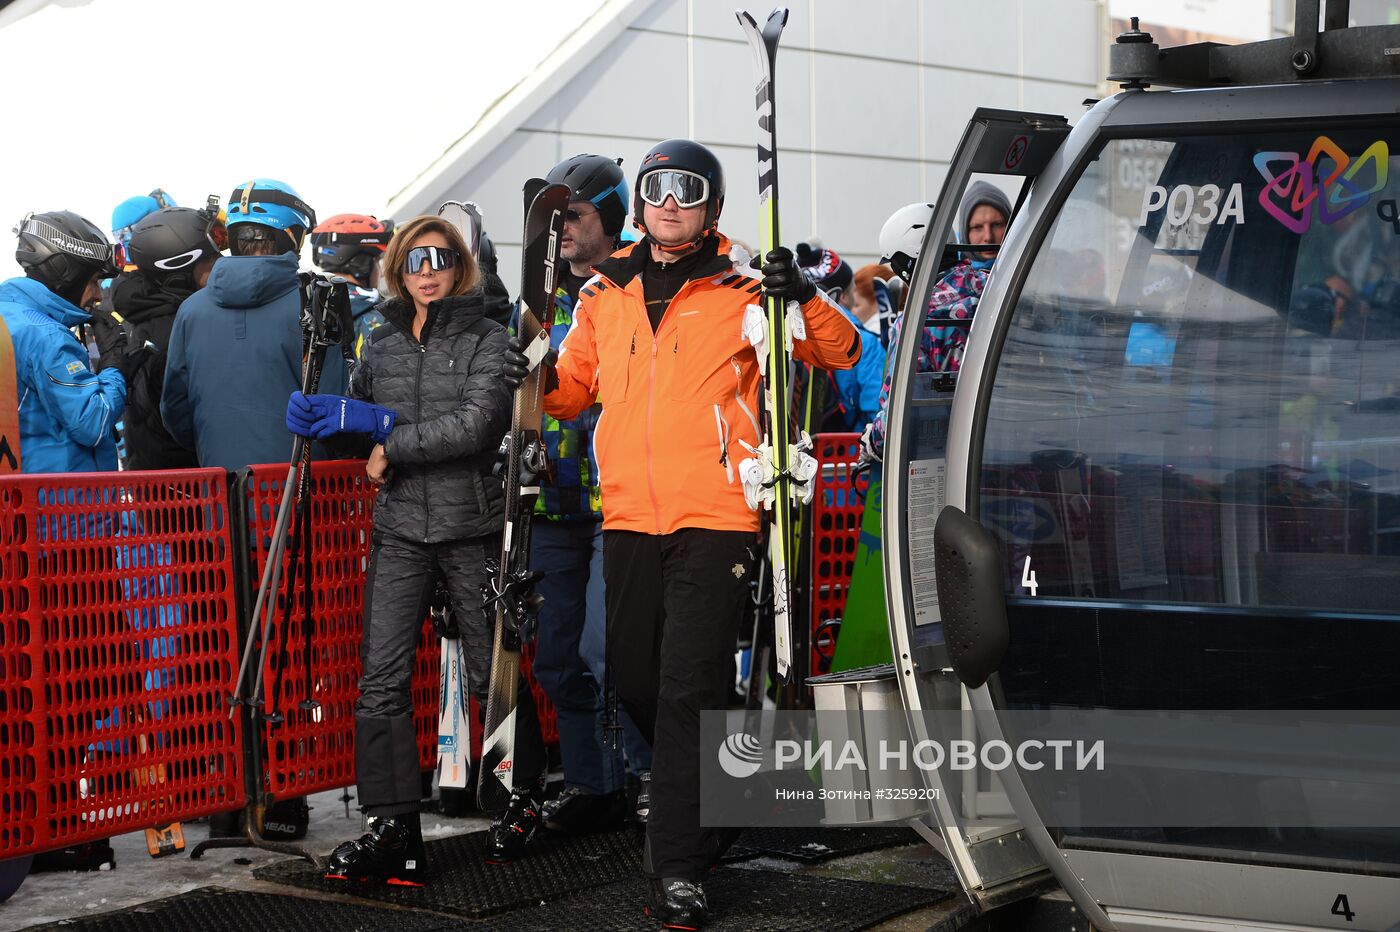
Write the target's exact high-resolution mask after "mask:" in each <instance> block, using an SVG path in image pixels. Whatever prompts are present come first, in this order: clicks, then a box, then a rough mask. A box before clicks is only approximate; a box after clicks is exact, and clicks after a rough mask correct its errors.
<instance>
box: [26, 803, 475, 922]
mask: <svg viewBox="0 0 1400 932" xmlns="http://www.w3.org/2000/svg"><path fill="white" fill-rule="evenodd" d="M340 797H341V791H340V790H330V791H327V792H324V793H318V794H316V795H314V796H312V797H310V798H309V799H308V803H309V804H310V806H311V821H310V825H309V826H308V828H307V836H306V838H305V839H303V840H302V841H301V842H299V843H298V844H301V845H304V846H305V847H306V848H307V849H309V850H310V851H311V852H313V853H314V854H318V855H320V856H322V857H325V856H326V855H328V854H330V852H331V849H332V848H334V847H335V846H336V845H337V844H339V843H340V842H342V841H345V840H346V839H347V838H353V837H355V836H356V835H358V834H359V833H360V831H361V817H360V813H359V811H358V810H357V809H356V808H355V807H354V805H353V803H352V804H351V807H350V814H349V817H347V816H346V812H345V803H344V802H342V801H341V799H340ZM489 826H490V820H488V819H486V818H484V817H477V818H464V819H454V818H448V817H445V816H442V815H439V814H438V813H435V812H425V813H424V814H423V836H424V837H425V838H445V837H447V836H449V835H458V834H462V833H465V832H475V831H479V830H481V829H485V828H488V827H489ZM184 832H185V850H184V852H183V853H180V854H172V855H169V856H167V857H163V858H153V857H151V856H150V855H149V854H147V853H146V836H145V834H144V833H142V832H134V833H132V834H128V835H119V836H117V837H116V838H113V839H112V848H113V849H114V850H115V851H116V855H117V866H116V869H115V870H110V871H80V872H72V871H68V872H56V873H43V874H30V875H29V877H28V878H26V879H25V881H24V885H23V886H22V887H20V888H19V891H18V892H16V893H15V895H14V896H12V897H10V899H9V900H7V901H6V902H4V903H0V932H11V930H15V929H24V928H27V927H29V926H32V925H39V924H41V923H46V922H56V921H58V920H60V919H71V918H76V917H79V916H89V915H93V914H95V913H101V912H108V911H110V910H114V909H124V908H126V907H128V906H135V905H138V904H140V903H145V902H148V901H150V900H158V899H161V898H163V897H167V896H175V895H176V894H179V893H187V892H189V891H190V890H194V889H197V888H199V887H207V886H211V885H218V886H221V887H230V888H234V889H240V890H265V891H267V892H273V893H287V892H289V888H287V887H285V886H280V885H278V884H270V883H264V882H263V881H260V880H254V879H253V871H254V870H255V869H256V868H259V867H262V866H263V865H265V864H271V863H273V862H274V861H280V860H285V859H286V858H287V855H285V854H278V853H274V852H270V851H260V850H258V849H256V848H216V849H214V850H211V851H208V852H205V854H204V856H203V857H201V858H200V859H199V860H197V861H196V860H193V859H191V858H190V856H189V853H190V852H191V851H192V850H194V846H195V845H197V844H198V843H199V842H201V841H204V840H205V839H206V838H208V837H209V826H208V823H207V822H205V821H202V820H201V821H199V822H195V823H187V824H186V825H185V826H184Z"/></svg>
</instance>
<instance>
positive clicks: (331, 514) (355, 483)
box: [245, 460, 558, 799]
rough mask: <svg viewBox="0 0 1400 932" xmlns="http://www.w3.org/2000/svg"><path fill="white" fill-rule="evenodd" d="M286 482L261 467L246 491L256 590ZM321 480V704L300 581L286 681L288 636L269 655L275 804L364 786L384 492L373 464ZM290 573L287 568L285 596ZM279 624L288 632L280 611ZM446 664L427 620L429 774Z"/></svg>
mask: <svg viewBox="0 0 1400 932" xmlns="http://www.w3.org/2000/svg"><path fill="white" fill-rule="evenodd" d="M286 476H287V466H286V465H285V464H280V465H277V464H274V465H260V466H252V467H249V470H248V477H247V479H246V482H245V488H246V492H247V501H248V522H249V533H248V541H249V544H250V545H251V547H252V551H253V559H251V560H250V577H251V579H252V580H253V585H254V587H256V581H257V580H258V579H260V578H261V575H262V567H263V564H264V562H265V561H266V558H267V547H268V544H269V537H270V534H271V531H272V528H273V526H274V524H275V522H276V517H277V504H278V501H279V499H280V498H281V489H282V483H283V481H285V479H286ZM311 476H312V486H313V488H312V498H311V501H312V513H311V533H312V541H313V546H312V574H313V580H314V585H313V592H314V601H313V610H312V622H313V633H312V638H311V644H312V652H311V658H310V659H311V691H310V696H309V699H310V701H311V702H313V703H315V705H314V706H313V707H310V708H302V705H303V703H304V702H306V701H307V699H308V697H307V694H306V685H305V684H306V679H305V670H306V665H305V658H304V654H305V635H304V634H303V631H302V621H301V617H302V616H301V599H302V592H303V590H304V586H305V580H304V579H302V578H300V577H298V580H297V588H296V592H295V596H294V601H293V605H292V622H291V627H290V629H289V631H288V635H287V637H286V639H285V645H286V647H285V657H286V666H285V673H284V674H283V675H281V676H279V675H278V666H279V665H280V663H281V658H282V657H283V656H284V654H283V650H282V647H281V645H282V638H281V633H280V631H279V632H278V633H277V634H275V635H274V637H276V638H277V640H276V641H275V642H274V644H273V645H272V647H273V649H270V650H268V652H267V659H266V663H265V665H264V669H263V677H264V679H263V682H264V695H265V696H266V704H265V711H267V712H268V713H275V714H278V715H281V716H282V717H283V719H282V720H281V721H273V720H267V721H265V723H264V726H263V739H264V747H265V748H266V761H267V763H266V770H267V789H268V791H269V792H270V793H271V795H272V796H273V798H274V799H285V798H288V797H292V796H301V795H305V794H308V793H315V792H319V791H320V790H325V789H334V788H336V787H341V786H347V785H350V784H353V783H354V782H355V714H354V713H355V699H356V697H357V696H358V695H359V688H358V683H359V677H360V653H359V648H360V632H361V629H362V626H363V619H364V599H363V595H364V583H365V572H366V570H367V568H368V565H369V544H370V532H371V530H372V527H373V523H374V521H373V518H374V497H375V490H374V488H373V487H372V486H371V485H370V484H369V482H368V480H367V479H366V477H365V467H364V463H363V462H361V461H358V460H338V461H334V462H318V463H315V464H314V465H313V467H312V470H311ZM287 559H288V560H289V559H290V554H288V556H287ZM289 569H290V567H289V566H288V565H287V564H286V563H284V565H283V570H282V572H283V577H282V578H283V585H282V588H283V591H284V592H285V590H286V584H285V581H286V579H287V578H288V575H287V574H288V572H289ZM250 604H251V597H250ZM467 610H468V611H474V610H475V608H474V607H468V609H467ZM277 626H278V627H279V628H280V627H281V607H280V605H279V608H278V615H277ZM530 656H531V652H530V651H529V650H528V649H527V652H526V655H525V658H524V666H525V675H526V678H527V680H528V681H529V683H530V686H531V688H532V689H533V691H534V693H535V702H536V704H537V705H538V706H539V709H540V723H541V726H542V727H543V730H544V739H545V741H546V743H552V742H555V741H557V740H558V733H557V730H556V728H555V719H556V716H555V712H554V709H553V706H551V705H550V704H549V700H548V698H547V697H546V696H545V695H544V693H543V692H542V691H541V690H540V688H539V686H538V685H537V684H536V683H535V680H534V676H533V673H532V672H531V670H530V669H529V664H528V662H529V659H530ZM438 660H439V649H438V639H437V638H436V637H435V636H434V635H433V632H432V625H431V622H429V621H428V620H426V619H425V620H424V624H423V632H422V636H421V638H420V640H419V644H418V650H417V654H416V656H415V658H414V665H413V683H412V687H411V689H412V694H413V705H414V724H415V726H416V730H417V733H418V757H419V763H420V765H421V766H422V767H423V769H424V770H431V769H433V768H434V767H436V765H437V709H438V683H439V681H438ZM473 731H474V739H475V743H476V751H479V741H480V737H479V735H476V734H475V732H476V729H474V730H473ZM474 753H475V752H474Z"/></svg>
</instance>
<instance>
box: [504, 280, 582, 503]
mask: <svg viewBox="0 0 1400 932" xmlns="http://www.w3.org/2000/svg"><path fill="white" fill-rule="evenodd" d="M576 303H577V299H576V298H575V297H574V296H573V295H571V294H569V289H567V288H565V287H563V286H562V285H561V286H560V287H558V288H556V289H555V290H554V322H553V324H552V325H551V326H550V330H549V343H550V345H551V346H553V347H554V348H555V349H559V348H560V347H561V346H562V345H563V343H564V338H565V337H566V336H568V335H569V328H570V327H572V326H573V324H574V305H575V304H576ZM513 329H514V326H512V330H513ZM601 410H602V409H601V407H600V406H598V405H596V404H595V405H590V406H589V407H588V408H586V409H584V411H583V413H582V414H580V415H579V416H578V417H576V418H572V419H567V418H566V419H565V420H563V421H560V420H559V419H558V418H556V417H554V416H553V415H550V414H546V415H545V416H544V425H543V427H544V430H543V433H544V442H545V449H546V451H547V452H548V454H549V466H550V471H551V477H550V479H549V480H547V481H544V482H541V483H540V497H539V498H537V499H535V514H536V515H537V516H539V517H543V518H547V519H549V520H552V521H597V520H599V519H600V518H602V516H603V507H602V492H601V491H600V490H599V488H598V467H597V466H596V465H595V464H594V462H593V430H594V428H595V427H597V426H598V414H599V412H600V411H601Z"/></svg>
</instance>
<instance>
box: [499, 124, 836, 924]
mask: <svg viewBox="0 0 1400 932" xmlns="http://www.w3.org/2000/svg"><path fill="white" fill-rule="evenodd" d="M723 206H724V175H723V171H722V170H721V167H720V164H719V160H718V159H716V158H715V156H714V153H712V152H710V150H709V149H707V148H705V147H704V146H702V145H700V144H698V143H695V142H692V141H690V140H688V139H671V140H667V141H665V142H661V143H658V144H657V145H656V146H654V147H653V148H652V149H651V151H650V152H648V153H647V155H646V157H645V158H644V159H643V160H642V163H641V168H640V169H639V171H638V175H637V183H636V187H635V188H634V197H633V217H634V218H636V219H637V221H638V226H640V227H641V228H642V230H643V232H645V233H646V236H645V237H644V238H643V239H642V240H641V241H640V242H638V243H636V244H632V245H629V246H628V247H627V248H625V249H622V250H620V251H618V252H616V253H614V254H613V255H612V257H611V258H609V259H607V260H605V261H603V262H601V263H599V264H598V265H597V266H595V270H596V271H597V275H596V276H595V277H594V278H593V279H592V280H591V281H590V282H589V283H588V284H586V285H585V286H584V287H583V289H582V290H581V292H580V295H579V303H578V305H577V307H576V308H575V311H574V325H573V329H571V330H570V331H569V335H568V337H567V338H566V339H565V340H564V343H563V346H562V348H561V352H560V354H559V356H558V360H557V363H555V364H554V365H551V366H550V367H549V368H548V369H546V372H545V384H546V390H547V394H546V395H545V399H544V406H545V410H546V411H548V412H549V413H550V414H551V415H553V416H554V417H556V418H559V419H561V420H563V419H565V418H571V417H576V416H577V415H578V414H579V413H580V412H582V411H583V410H585V409H586V408H587V407H588V406H589V405H591V404H593V403H594V402H595V401H601V402H602V405H603V412H602V415H601V417H600V419H599V421H598V426H597V428H596V429H595V433H594V450H595V455H596V459H597V463H598V468H599V475H600V478H601V486H602V502H603V577H604V579H605V581H606V586H607V595H606V602H607V627H608V664H609V670H610V675H611V678H612V681H613V683H614V684H615V685H616V687H617V694H618V699H619V701H620V702H621V703H622V706H623V708H625V709H626V710H627V712H628V714H629V715H631V717H632V719H633V721H635V722H636V723H637V725H638V727H639V728H640V729H641V731H642V733H643V734H644V735H645V736H646V737H648V738H650V739H651V741H652V747H653V754H654V756H653V761H652V806H651V815H650V818H649V820H648V822H647V848H646V856H645V861H644V865H643V868H644V870H645V872H646V874H647V875H648V877H650V878H651V887H652V895H651V904H650V908H649V912H651V913H652V914H653V915H656V916H657V917H658V918H659V919H660V920H661V921H662V923H663V924H665V925H667V926H668V927H676V928H699V926H700V925H701V924H702V923H703V922H704V919H705V916H706V913H707V907H706V903H705V895H704V891H703V890H702V889H701V887H700V883H699V881H700V879H701V878H702V877H703V876H704V875H705V873H706V872H707V871H708V870H709V868H710V867H711V865H712V864H713V863H714V861H715V860H716V858H717V857H718V855H719V854H720V852H721V840H720V837H719V833H718V832H717V831H715V830H714V829H706V828H703V827H702V826H701V825H700V756H699V755H700V747H699V743H700V712H701V711H702V710H704V709H723V708H725V705H726V701H727V698H728V696H729V690H730V685H731V684H730V677H731V675H732V674H731V670H732V662H733V656H734V641H735V635H736V633H737V630H738V624H739V620H740V618H741V617H742V614H743V605H744V600H745V598H746V597H747V595H748V592H749V581H750V577H751V575H752V573H753V566H754V556H755V554H756V553H757V551H758V549H759V548H758V531H759V521H760V515H759V514H758V513H757V512H755V511H753V510H752V509H750V508H749V506H748V504H747V503H746V501H745V498H744V488H743V483H742V482H741V480H740V478H739V475H738V464H739V462H740V461H741V460H742V459H743V458H744V456H745V454H746V450H745V448H744V446H743V445H744V444H748V445H749V446H751V447H757V446H758V444H759V441H760V436H761V433H762V429H761V426H760V422H759V392H760V380H759V368H758V357H757V356H756V355H755V352H754V349H753V347H752V346H751V345H750V344H749V343H748V342H747V341H746V340H745V338H744V336H743V319H744V309H745V307H746V306H748V305H749V304H758V303H760V301H761V299H762V294H761V292H763V291H766V292H767V293H768V294H769V295H770V296H774V297H778V298H780V299H782V300H783V301H784V302H785V303H786V302H796V303H797V304H798V305H800V306H801V312H802V314H803V316H804V318H805V321H806V338H805V339H802V340H797V341H795V342H794V344H793V354H794V355H795V356H797V357H798V358H799V359H802V360H804V361H807V362H810V363H812V364H814V365H818V366H821V367H823V368H826V369H847V368H850V367H851V366H853V365H854V364H855V363H856V362H857V361H858V360H859V358H860V351H861V340H860V334H859V333H857V332H856V329H855V328H854V327H853V326H852V325H851V323H850V322H849V321H848V320H847V319H846V317H845V316H844V315H843V314H842V313H841V311H840V310H839V309H838V308H837V307H836V306H835V305H833V304H831V303H830V302H829V301H828V300H827V299H826V298H825V296H823V295H821V294H819V293H818V291H817V289H816V288H815V286H813V285H812V283H811V282H810V281H809V280H808V279H807V277H806V276H804V275H803V274H802V272H801V270H800V269H799V268H798V267H797V263H796V261H795V260H794V259H793V257H792V253H791V252H790V251H788V250H787V249H784V248H779V249H775V250H773V251H772V252H770V253H769V254H768V256H767V260H768V264H767V265H765V266H764V267H763V275H764V278H763V281H762V283H760V282H758V281H755V280H754V279H752V278H749V277H747V276H746V275H743V274H740V273H738V272H736V271H735V270H734V268H733V266H732V265H731V263H730V260H729V241H728V239H727V238H725V236H724V235H723V234H721V233H720V232H719V230H718V227H717V222H718V220H719V215H720V210H721V208H722V207H723ZM789 306H790V305H789ZM519 349H520V347H519V344H518V343H517V344H513V346H512V350H511V351H510V352H508V353H507V356H506V366H505V376H506V379H507V381H511V382H513V383H514V384H519V382H520V381H521V380H522V379H523V378H524V376H525V371H526V362H525V357H524V356H523V355H522V354H521V353H520V352H519ZM546 365H549V363H548V362H546Z"/></svg>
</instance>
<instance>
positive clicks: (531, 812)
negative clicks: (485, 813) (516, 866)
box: [486, 781, 542, 864]
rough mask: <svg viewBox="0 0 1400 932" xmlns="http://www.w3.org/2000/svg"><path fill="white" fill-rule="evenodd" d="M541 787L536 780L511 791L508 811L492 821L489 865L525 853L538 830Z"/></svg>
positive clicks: (505, 862)
mask: <svg viewBox="0 0 1400 932" xmlns="http://www.w3.org/2000/svg"><path fill="white" fill-rule="evenodd" d="M541 790H542V787H541V786H540V785H539V783H538V782H533V781H532V782H530V783H527V784H526V785H524V786H517V787H516V788H515V789H513V790H511V794H510V802H509V803H508V804H507V805H506V811H505V812H503V813H501V815H500V817H499V818H497V819H496V821H495V822H494V823H493V824H492V826H491V834H490V836H489V837H488V838H487V848H486V863H487V864H509V863H510V862H511V861H514V860H516V859H517V858H519V857H520V856H521V855H523V854H524V853H525V846H526V845H528V844H529V843H530V839H532V838H534V837H535V832H537V831H539V827H540V795H541Z"/></svg>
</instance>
